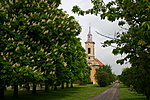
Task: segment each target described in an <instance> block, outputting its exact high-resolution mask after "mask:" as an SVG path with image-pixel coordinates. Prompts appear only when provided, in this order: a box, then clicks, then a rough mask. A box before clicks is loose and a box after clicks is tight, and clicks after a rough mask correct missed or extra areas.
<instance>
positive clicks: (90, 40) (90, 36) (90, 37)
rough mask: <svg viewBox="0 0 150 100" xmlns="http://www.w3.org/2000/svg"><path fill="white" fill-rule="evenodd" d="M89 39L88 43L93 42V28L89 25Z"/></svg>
mask: <svg viewBox="0 0 150 100" xmlns="http://www.w3.org/2000/svg"><path fill="white" fill-rule="evenodd" d="M87 36H88V38H87V41H86V42H93V40H92V33H91V26H90V25H89V33H88V35H87Z"/></svg>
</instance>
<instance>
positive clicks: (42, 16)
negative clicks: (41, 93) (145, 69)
mask: <svg viewBox="0 0 150 100" xmlns="http://www.w3.org/2000/svg"><path fill="white" fill-rule="evenodd" d="M53 2H56V3H53ZM59 3H60V0H53V1H52V0H44V1H43V0H2V1H0V4H1V5H2V6H1V9H2V10H1V12H0V14H1V16H0V18H1V20H0V21H1V23H0V29H1V34H0V38H1V40H0V43H1V44H2V45H0V50H1V55H2V56H1V57H0V65H1V70H0V73H1V77H0V82H1V83H0V85H1V86H0V90H1V91H0V92H2V95H1V97H4V91H3V90H4V88H5V86H6V85H7V84H8V85H11V84H12V85H14V96H15V97H17V96H18V85H22V84H24V83H25V82H30V83H32V84H33V91H32V93H33V94H35V93H36V85H37V84H40V83H41V82H43V81H44V82H45V91H48V87H49V84H50V83H51V84H54V85H55V86H56V85H57V84H58V83H60V82H64V81H66V80H69V79H70V81H72V82H73V80H74V79H75V78H76V77H77V76H78V75H76V74H81V73H82V72H81V71H83V72H84V70H85V68H86V62H85V57H86V56H85V52H84V50H83V48H82V46H81V44H80V42H79V41H80V40H79V39H78V38H77V37H76V36H77V35H78V34H79V33H80V32H81V27H80V26H79V24H78V22H76V21H75V19H74V17H70V16H69V15H68V14H66V13H65V12H64V11H62V9H58V8H57V6H58V5H59ZM76 45H77V46H76ZM68 49H71V51H69V50H68ZM75 50H77V51H75ZM69 53H70V55H67V54H69ZM71 54H73V55H74V56H72V55H71ZM77 54H78V56H75V55H77ZM79 54H80V55H79ZM80 56H81V57H80ZM79 58H80V59H79ZM66 59H68V60H66ZM70 59H71V60H70ZM72 59H73V60H72ZM71 61H72V62H71ZM71 63H73V64H75V65H76V66H75V65H73V64H71ZM76 63H78V64H76ZM66 64H67V65H66ZM69 64H70V65H69ZM79 64H80V65H81V67H79ZM6 72H7V73H6ZM2 74H3V75H2ZM74 77H75V78H74ZM10 82H11V83H10ZM0 94H1V93H0Z"/></svg>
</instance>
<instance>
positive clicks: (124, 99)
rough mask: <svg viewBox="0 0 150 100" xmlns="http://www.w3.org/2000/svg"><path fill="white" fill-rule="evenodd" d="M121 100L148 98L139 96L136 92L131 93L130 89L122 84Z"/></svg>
mask: <svg viewBox="0 0 150 100" xmlns="http://www.w3.org/2000/svg"><path fill="white" fill-rule="evenodd" d="M120 100H147V99H146V96H143V95H142V94H138V93H137V92H135V91H130V90H129V88H128V87H127V86H125V85H123V84H120Z"/></svg>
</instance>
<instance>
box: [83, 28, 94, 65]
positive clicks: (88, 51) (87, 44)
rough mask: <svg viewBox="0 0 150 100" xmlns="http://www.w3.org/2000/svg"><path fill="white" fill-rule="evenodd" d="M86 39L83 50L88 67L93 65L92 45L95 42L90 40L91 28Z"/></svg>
mask: <svg viewBox="0 0 150 100" xmlns="http://www.w3.org/2000/svg"><path fill="white" fill-rule="evenodd" d="M87 36H88V39H87V41H86V42H85V50H86V54H87V62H88V65H89V66H90V65H93V61H94V58H95V57H94V45H95V42H93V40H92V34H91V27H89V33H88V35H87Z"/></svg>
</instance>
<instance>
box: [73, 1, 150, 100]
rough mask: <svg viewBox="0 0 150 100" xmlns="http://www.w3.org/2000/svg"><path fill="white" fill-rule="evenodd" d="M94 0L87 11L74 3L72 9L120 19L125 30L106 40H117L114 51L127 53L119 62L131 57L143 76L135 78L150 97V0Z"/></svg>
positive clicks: (111, 42)
mask: <svg viewBox="0 0 150 100" xmlns="http://www.w3.org/2000/svg"><path fill="white" fill-rule="evenodd" d="M91 2H92V3H93V8H91V9H89V10H86V11H83V10H81V9H80V7H78V6H74V8H73V10H72V11H73V12H75V13H78V14H80V15H84V14H89V13H90V14H95V15H99V16H100V17H101V19H105V18H107V19H108V20H109V21H112V22H113V21H116V20H119V23H118V25H119V26H121V27H123V29H124V31H125V32H118V33H116V35H115V36H116V37H115V38H114V39H111V40H107V41H105V42H104V45H103V46H104V47H106V46H111V45H112V44H113V43H116V45H117V46H116V48H114V49H113V52H112V53H113V54H115V55H117V54H121V55H122V54H125V55H126V56H125V57H124V58H123V59H120V60H118V61H117V63H120V64H123V63H125V62H126V61H127V62H129V63H130V64H131V66H132V68H131V69H133V70H134V74H137V75H139V76H140V78H139V76H137V77H134V80H136V81H135V82H139V85H136V87H138V88H141V90H140V89H139V90H138V91H140V92H141V93H143V94H144V95H146V96H147V98H148V99H150V96H149V94H150V86H149V85H148V80H150V70H149V69H150V6H149V5H150V2H149V0H115V1H111V2H109V3H107V4H105V3H104V2H103V0H91ZM124 25H127V26H128V27H124ZM128 78H129V77H128ZM141 79H142V81H141ZM144 84H145V85H144ZM136 87H135V86H134V88H136ZM143 87H144V88H143ZM142 88H143V89H142Z"/></svg>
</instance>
